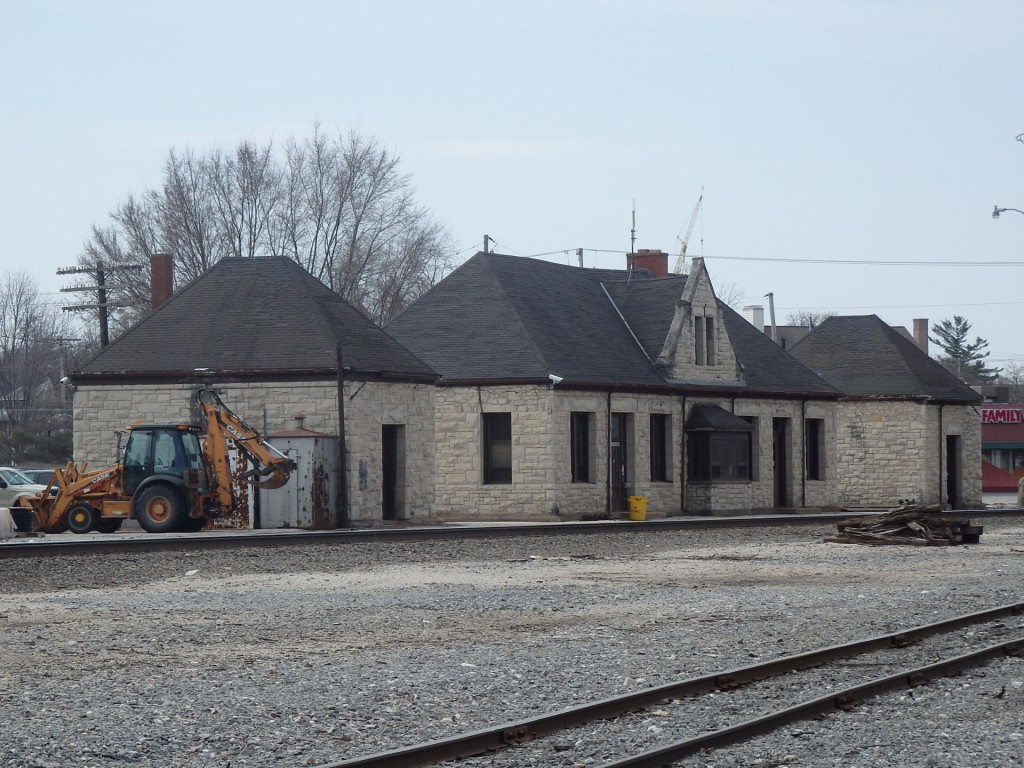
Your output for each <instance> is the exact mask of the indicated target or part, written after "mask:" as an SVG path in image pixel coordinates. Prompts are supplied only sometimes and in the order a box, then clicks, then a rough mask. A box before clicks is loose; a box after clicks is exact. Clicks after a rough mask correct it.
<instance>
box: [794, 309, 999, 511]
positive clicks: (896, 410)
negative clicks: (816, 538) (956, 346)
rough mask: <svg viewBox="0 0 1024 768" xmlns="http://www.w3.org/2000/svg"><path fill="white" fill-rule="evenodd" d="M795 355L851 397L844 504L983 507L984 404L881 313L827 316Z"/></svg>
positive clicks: (842, 450) (839, 444)
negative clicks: (982, 453) (981, 459)
mask: <svg viewBox="0 0 1024 768" xmlns="http://www.w3.org/2000/svg"><path fill="white" fill-rule="evenodd" d="M790 352H791V353H792V355H793V356H794V357H795V358H796V359H797V360H799V361H801V362H802V363H803V364H804V365H806V366H807V367H808V368H810V369H811V370H813V371H815V372H816V373H818V374H819V375H820V376H821V377H822V378H823V379H824V380H825V381H827V382H828V383H829V384H831V385H832V386H834V387H835V388H836V389H838V390H840V391H841V392H842V393H843V395H844V397H843V399H842V400H841V401H840V402H839V403H838V405H837V408H836V432H835V435H836V446H835V453H836V460H837V461H838V462H839V467H840V471H839V472H838V473H837V474H838V486H837V491H838V496H837V499H836V500H837V502H838V503H839V504H843V505H850V506H857V505H873V504H878V503H885V504H888V505H891V504H895V503H896V502H898V501H901V500H903V501H914V502H917V503H928V504H931V503H948V504H951V505H952V506H954V507H958V506H963V505H978V504H980V503H981V464H980V461H979V458H980V456H981V416H980V407H979V406H980V404H981V401H982V398H981V396H980V395H979V394H977V393H976V392H975V391H974V390H973V389H972V388H971V387H969V386H967V385H966V384H964V383H963V382H962V381H960V380H959V379H958V378H957V377H956V376H954V375H953V374H952V373H950V372H949V371H948V370H946V368H945V367H943V366H942V365H941V364H939V363H938V362H936V361H935V360H933V359H931V358H930V357H929V356H928V355H927V354H926V353H925V352H924V351H923V350H922V349H921V348H920V347H919V346H918V344H916V343H915V342H914V341H912V340H911V339H909V338H907V335H906V334H905V333H901V332H900V331H897V330H896V329H894V328H892V327H891V326H889V325H887V324H885V323H884V322H883V321H882V320H880V319H879V318H878V317H876V316H875V315H863V316H846V317H844V316H836V317H830V318H828V319H827V320H825V321H824V322H823V323H822V324H821V325H820V326H818V327H817V328H816V329H815V330H814V331H812V332H811V333H809V334H807V335H806V336H805V337H804V338H803V339H802V340H801V341H799V342H798V343H796V344H795V345H794V346H793V347H792V348H791V349H790Z"/></svg>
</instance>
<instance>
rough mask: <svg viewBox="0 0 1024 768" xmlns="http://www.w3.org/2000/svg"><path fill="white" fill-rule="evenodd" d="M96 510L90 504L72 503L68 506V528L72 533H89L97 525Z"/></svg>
mask: <svg viewBox="0 0 1024 768" xmlns="http://www.w3.org/2000/svg"><path fill="white" fill-rule="evenodd" d="M97 517H98V515H97V514H96V510H95V509H93V508H92V507H90V506H89V505H88V504H72V505H71V506H70V507H68V512H67V521H68V530H69V531H71V532H72V533H89V532H90V531H91V530H93V529H94V528H95V527H96V518H97Z"/></svg>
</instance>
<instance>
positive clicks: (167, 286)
mask: <svg viewBox="0 0 1024 768" xmlns="http://www.w3.org/2000/svg"><path fill="white" fill-rule="evenodd" d="M149 272H150V284H149V285H150V307H151V308H152V309H156V308H157V307H159V306H160V305H161V304H163V303H164V302H165V301H167V300H168V299H169V298H171V296H172V295H174V259H173V258H172V256H171V254H169V253H154V254H153V255H152V256H150V257H149Z"/></svg>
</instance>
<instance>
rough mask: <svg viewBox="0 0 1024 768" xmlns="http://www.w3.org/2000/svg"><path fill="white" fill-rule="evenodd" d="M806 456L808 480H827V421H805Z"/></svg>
mask: <svg viewBox="0 0 1024 768" xmlns="http://www.w3.org/2000/svg"><path fill="white" fill-rule="evenodd" d="M804 456H805V459H806V465H807V467H806V468H807V479H808V480H824V479H825V420H824V419H805V420H804Z"/></svg>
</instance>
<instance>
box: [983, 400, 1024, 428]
mask: <svg viewBox="0 0 1024 768" xmlns="http://www.w3.org/2000/svg"><path fill="white" fill-rule="evenodd" d="M981 423H982V424H1024V407H1021V406H1019V405H1004V406H1000V407H999V408H982V409H981Z"/></svg>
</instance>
